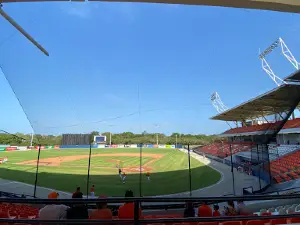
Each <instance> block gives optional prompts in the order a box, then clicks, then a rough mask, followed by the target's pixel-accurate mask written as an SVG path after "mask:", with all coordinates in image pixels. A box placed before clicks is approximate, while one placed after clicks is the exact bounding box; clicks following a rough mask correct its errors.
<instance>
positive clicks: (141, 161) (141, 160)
mask: <svg viewBox="0 0 300 225" xmlns="http://www.w3.org/2000/svg"><path fill="white" fill-rule="evenodd" d="M142 146H143V145H142V144H141V145H140V182H139V183H140V197H142V169H143V168H142V163H143V159H142V150H143V149H142Z"/></svg>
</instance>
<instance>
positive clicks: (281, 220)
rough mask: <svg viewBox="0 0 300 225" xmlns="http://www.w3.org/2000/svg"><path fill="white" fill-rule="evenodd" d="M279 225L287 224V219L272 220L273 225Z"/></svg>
mask: <svg viewBox="0 0 300 225" xmlns="http://www.w3.org/2000/svg"><path fill="white" fill-rule="evenodd" d="M277 224H286V219H285V218H282V219H274V220H271V225H277Z"/></svg>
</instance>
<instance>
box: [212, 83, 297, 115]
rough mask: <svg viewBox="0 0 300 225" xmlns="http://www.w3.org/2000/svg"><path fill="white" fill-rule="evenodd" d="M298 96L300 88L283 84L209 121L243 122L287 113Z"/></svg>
mask: <svg viewBox="0 0 300 225" xmlns="http://www.w3.org/2000/svg"><path fill="white" fill-rule="evenodd" d="M299 96H300V86H299V85H296V84H284V85H282V86H280V87H277V88H275V89H273V90H271V91H269V92H267V93H265V94H262V95H260V96H258V97H257V98H254V99H252V100H250V101H248V102H245V103H243V104H241V105H239V106H236V107H234V108H232V109H229V110H227V111H225V112H223V113H220V114H218V115H216V116H214V117H212V118H211V119H213V120H223V121H244V120H250V119H255V118H260V117H262V116H269V115H274V114H277V113H282V112H286V111H289V110H290V109H291V108H292V107H293V106H294V104H295V102H296V100H297V99H298V98H299ZM298 107H299V105H298Z"/></svg>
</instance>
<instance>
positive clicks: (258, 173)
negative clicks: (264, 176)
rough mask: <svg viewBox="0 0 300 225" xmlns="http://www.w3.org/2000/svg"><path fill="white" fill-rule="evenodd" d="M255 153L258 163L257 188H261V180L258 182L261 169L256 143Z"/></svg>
mask: <svg viewBox="0 0 300 225" xmlns="http://www.w3.org/2000/svg"><path fill="white" fill-rule="evenodd" d="M256 154H257V161H258V165H259V167H258V168H259V171H258V181H259V190H261V182H260V171H261V163H260V159H259V150H258V144H257V145H256Z"/></svg>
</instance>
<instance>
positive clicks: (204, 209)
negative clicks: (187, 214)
mask: <svg viewBox="0 0 300 225" xmlns="http://www.w3.org/2000/svg"><path fill="white" fill-rule="evenodd" d="M198 216H199V217H211V216H212V209H211V208H210V207H209V205H207V202H203V203H202V205H200V206H199V208H198Z"/></svg>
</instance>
